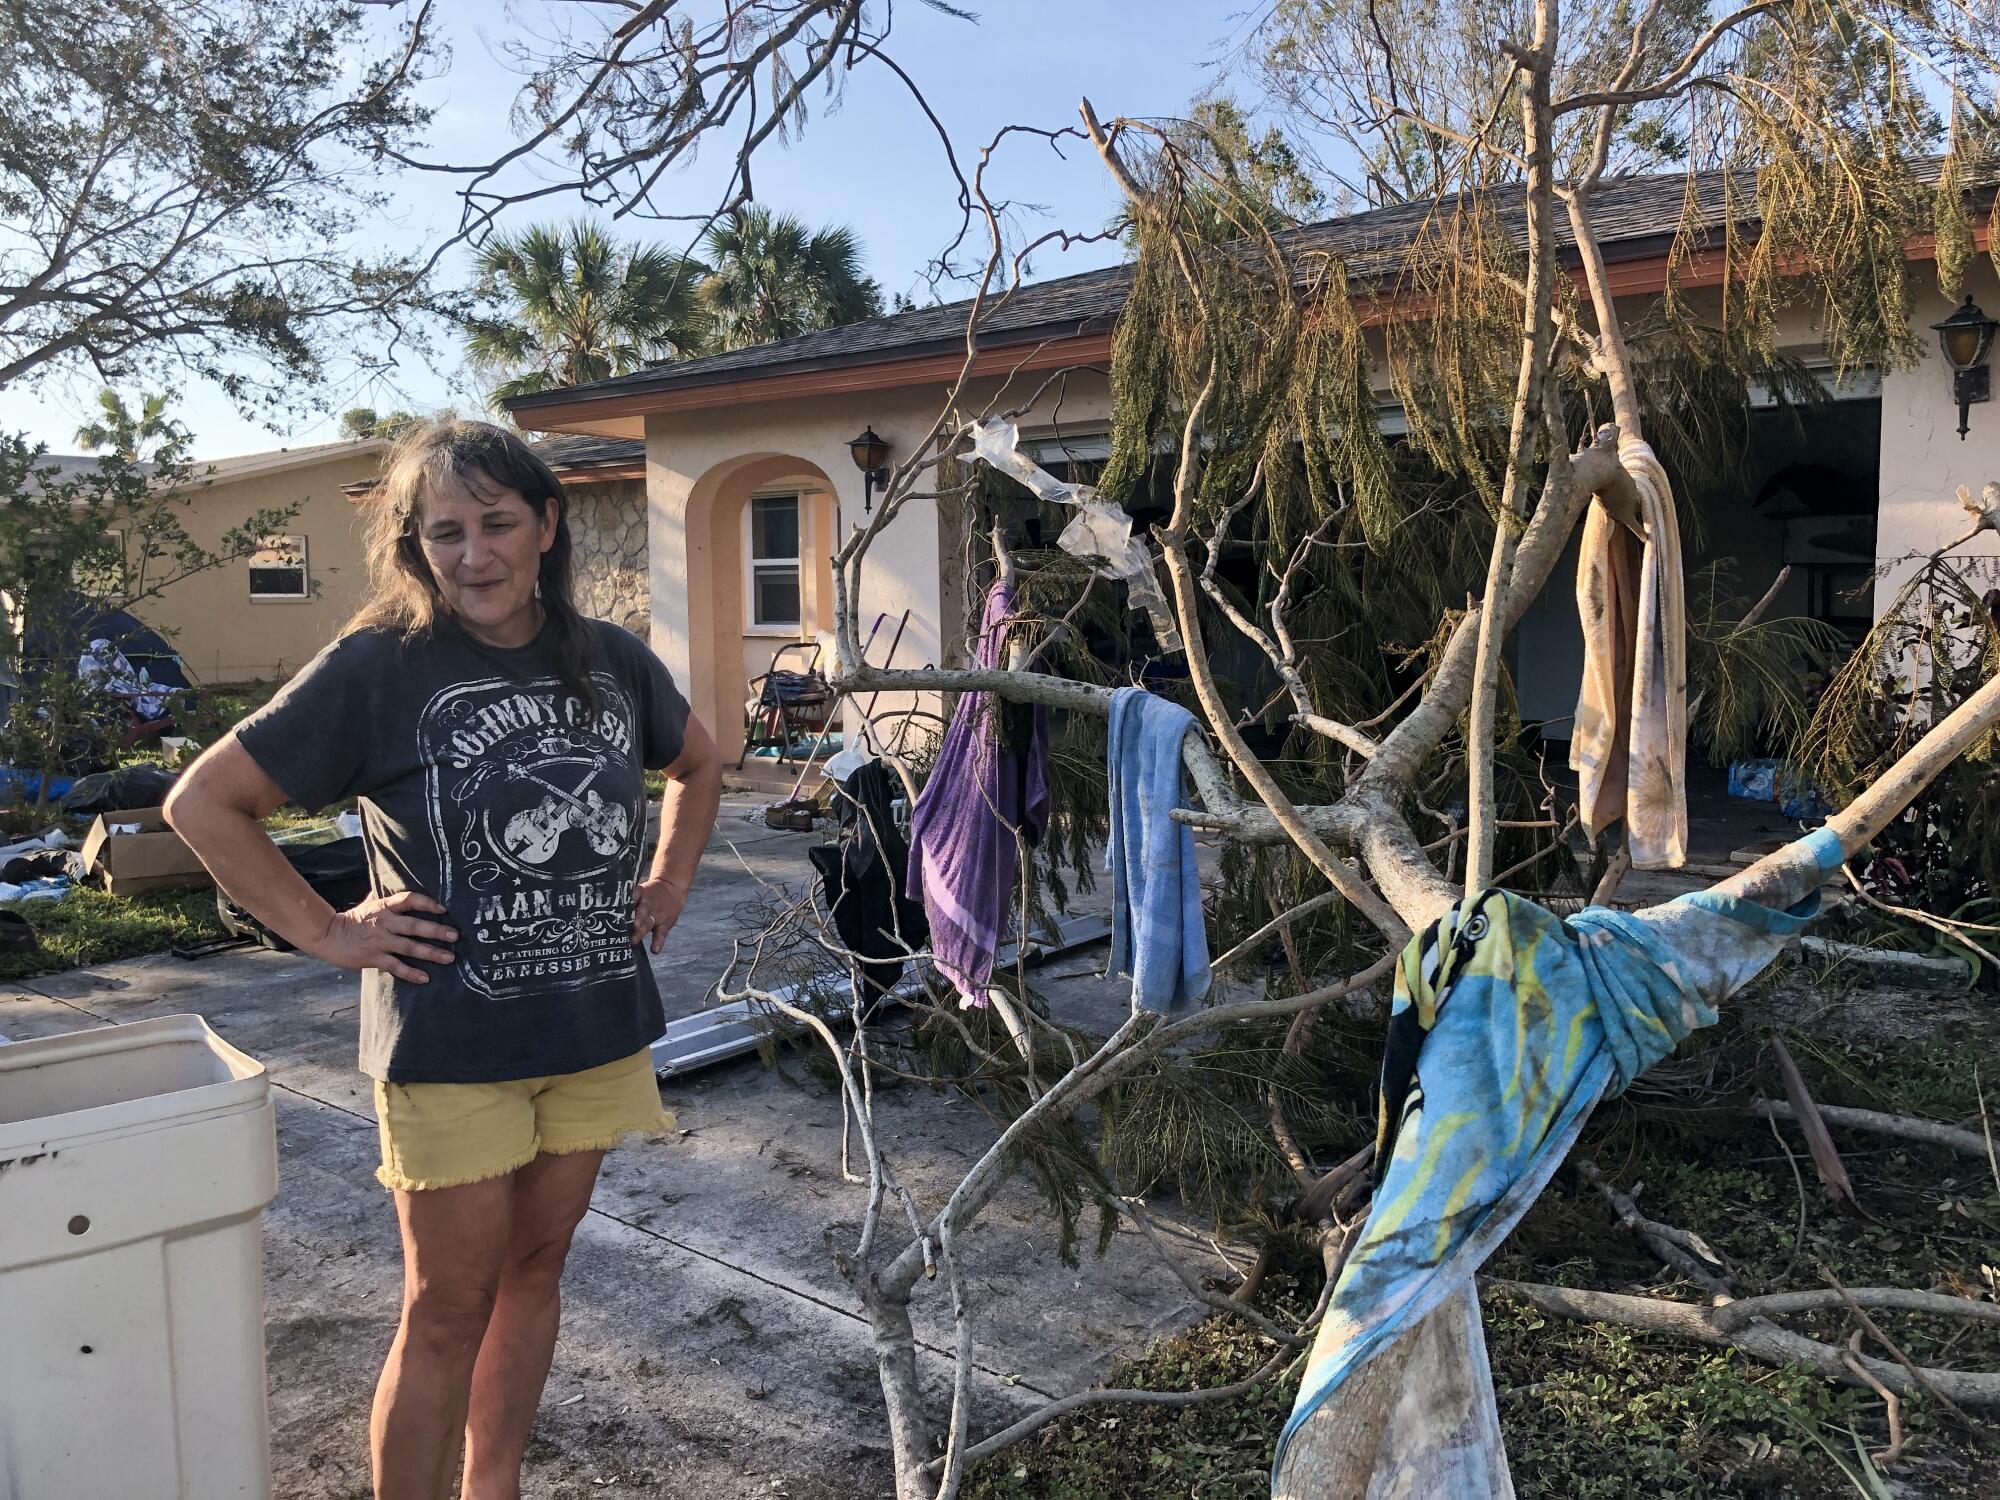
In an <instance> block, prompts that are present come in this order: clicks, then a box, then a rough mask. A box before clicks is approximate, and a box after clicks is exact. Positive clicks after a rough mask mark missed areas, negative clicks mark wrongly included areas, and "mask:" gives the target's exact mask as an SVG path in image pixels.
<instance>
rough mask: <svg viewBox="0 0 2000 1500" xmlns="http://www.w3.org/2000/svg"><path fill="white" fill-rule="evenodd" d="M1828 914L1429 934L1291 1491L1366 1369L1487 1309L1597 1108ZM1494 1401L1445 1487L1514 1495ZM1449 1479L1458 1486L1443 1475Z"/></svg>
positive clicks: (1451, 927)
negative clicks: (1437, 1317)
mask: <svg viewBox="0 0 2000 1500" xmlns="http://www.w3.org/2000/svg"><path fill="white" fill-rule="evenodd" d="M1791 852H1792V857H1793V858H1794V859H1796V860H1797V861H1798V862H1799V863H1800V864H1801V865H1802V866H1811V867H1814V868H1816V869H1817V871H1818V872H1819V873H1820V874H1821V875H1822V876H1824V875H1825V874H1827V873H1829V872H1831V871H1832V870H1837V869H1838V868H1839V867H1840V841H1839V839H1838V838H1837V837H1836V836H1835V835H1834V834H1833V833H1832V831H1831V830H1828V829H1822V830H1820V831H1819V832H1817V833H1814V834H1811V835H1808V836H1807V837H1806V838H1803V839H1800V840H1798V841H1797V842H1796V843H1795V844H1794V845H1792V846H1791ZM1818 906H1819V895H1818V892H1817V890H1815V891H1814V892H1813V894H1811V895H1810V896H1808V897H1807V898H1806V899H1805V900H1803V901H1801V902H1800V903H1799V904H1798V905H1796V906H1793V907H1791V908H1789V909H1788V910H1784V911H1778V910H1774V909H1772V908H1770V907H1766V906H1761V905H1758V904H1757V903H1755V902H1751V901H1745V900H1742V899H1741V898H1738V897H1733V896H1724V895H1720V894H1718V893H1716V892H1714V891H1699V892H1696V893H1694V894H1692V895H1687V896H1682V897H1679V898H1678V899H1676V900H1673V901H1670V902H1668V903H1667V904H1666V905H1664V906H1655V907H1649V908H1648V909H1646V910H1644V911H1638V912H1622V911H1613V910H1610V909H1608V908H1605V907H1596V906H1593V907H1586V908H1585V909H1584V910H1583V911H1581V912H1579V913H1577V914H1576V915H1575V916H1573V917H1571V918H1569V920H1568V921H1567V922H1564V921H1562V920H1560V919H1558V918H1557V917H1556V916H1554V915H1553V914H1552V913H1550V912H1548V911H1546V910H1544V909H1543V908H1541V907H1539V906H1537V905H1535V904H1534V903H1533V902H1531V901H1526V900H1523V899H1521V898H1520V897H1518V896H1513V895H1509V894H1508V893H1506V892H1504V891H1497V890H1494V891H1487V892H1485V893H1483V894H1482V895H1480V896H1478V897H1476V898H1474V899H1472V900H1468V901H1462V902H1460V903H1458V904H1457V905H1456V906H1454V907H1452V908H1451V910H1450V911H1448V912H1447V913H1446V914H1445V915H1444V916H1443V917H1442V918H1440V919H1439V920H1438V921H1437V922H1435V923H1433V924H1432V925H1431V926H1430V927H1429V928H1427V929H1425V930H1424V931H1423V932H1421V933H1419V934H1417V935H1416V936H1415V937H1413V938H1411V939H1410V942H1409V944H1408V946H1406V947H1405V948H1404V950H1403V953H1402V957H1401V959H1400V960H1399V962H1398V964H1397V971H1396V992H1395V1000H1394V1004H1393V1008H1392V1010H1391V1013H1390V1018H1389V1035H1388V1039H1387V1043H1386V1046H1385V1048H1384V1057H1383V1070H1382V1115H1381V1120H1380V1122H1379V1125H1378V1130H1377V1138H1376V1171H1377V1174H1378V1179H1377V1186H1376V1189H1375V1197H1374V1202H1373V1204H1372V1206H1371V1207H1370V1210H1369V1214H1368V1222H1367V1224H1366V1225H1365V1226H1364V1228H1363V1229H1362V1231H1361V1235H1360V1238H1359V1239H1358V1240H1357V1241H1356V1243H1355V1247H1354V1250H1353V1251H1352V1253H1351V1254H1350V1255H1349V1256H1348V1258H1347V1264H1346V1265H1345V1267H1343V1269H1342V1271H1341V1274H1340V1280H1339V1282H1338V1283H1337V1284H1336V1285H1335V1287H1334V1293H1333V1299H1332V1302H1331V1304H1330V1306H1329V1307H1328V1309H1327V1313H1326V1317H1325V1319H1324V1321H1322V1323H1321V1324H1320V1329H1319V1333H1318V1336H1317V1337H1316V1339H1315V1340H1314V1343H1313V1348H1312V1353H1311V1355H1310V1357H1309V1359H1308V1360H1307V1364H1306V1371H1305V1378H1304V1380H1303V1382H1302V1383H1301V1385H1300V1387H1299V1395H1298V1400H1297V1403H1296V1404H1295V1405H1294V1407H1293V1409H1292V1416H1291V1420H1290V1421H1289V1422H1287V1423H1286V1425H1285V1430H1284V1432H1283V1434H1282V1435H1281V1436H1280V1437H1279V1440H1278V1457H1277V1462H1276V1464H1275V1465H1274V1466H1273V1479H1274V1481H1275V1479H1276V1477H1277V1474H1278V1472H1279V1471H1280V1470H1281V1469H1282V1467H1283V1464H1284V1455H1285V1450H1286V1447H1287V1446H1288V1445H1289V1443H1290V1442H1291V1439H1292V1437H1293V1435H1294V1434H1295V1433H1297V1431H1298V1430H1299V1428H1300V1427H1301V1426H1303V1425H1304V1424H1305V1423H1306V1422H1307V1421H1309V1420H1310V1419H1311V1418H1312V1416H1313V1414H1314V1413H1315V1412H1317V1411H1318V1410H1319V1409H1320V1408H1321V1407H1322V1406H1324V1405H1326V1404H1327V1403H1328V1402H1330V1401H1336V1400H1338V1398H1339V1391H1340V1388H1341V1386H1342V1385H1343V1384H1344V1383H1345V1382H1346V1380H1347V1379H1348V1378H1349V1377H1350V1376H1352V1375H1353V1374H1354V1372H1355V1371H1356V1370H1358V1369H1359V1368H1361V1366H1362V1365H1364V1364H1366V1363H1367V1362H1368V1360H1370V1359H1372V1358H1373V1357H1374V1356H1375V1355H1376V1354H1378V1353H1380V1352H1381V1351H1382V1350H1383V1349H1385V1348H1387V1347H1389V1345H1391V1344H1393V1343H1394V1342H1395V1341H1396V1340H1397V1339H1399V1338H1401V1337H1402V1336H1403V1335H1405V1334H1407V1333H1409V1332H1410V1331H1411V1330H1412V1329H1414V1328H1415V1327H1416V1326H1417V1325H1418V1324H1420V1323H1421V1322H1422V1321H1423V1320H1424V1318H1426V1317H1427V1316H1429V1315H1430V1314H1431V1313H1432V1312H1433V1311H1435V1310H1436V1309H1437V1308H1439V1307H1440V1306H1442V1305H1443V1304H1444V1303H1446V1302H1447V1301H1449V1300H1450V1299H1453V1298H1458V1299H1461V1300H1462V1302H1463V1309H1462V1311H1465V1312H1467V1313H1468V1314H1469V1313H1470V1312H1471V1311H1474V1310H1476V1305H1477V1293H1476V1290H1475V1288H1474V1282H1473V1275H1474V1273H1475V1272H1476V1271H1477V1270H1478V1269H1479V1266H1480V1263H1481V1262H1482V1261H1484V1260H1485V1259H1486V1257H1487V1256H1488V1255H1489V1254H1491V1253H1492V1251H1493V1250H1494V1249H1495V1248H1496V1247H1497V1246H1498V1245H1499V1244H1500V1242H1501V1241H1502V1240H1503V1239H1505V1238H1506V1236H1507V1233H1508V1231H1509V1230H1510V1229H1512V1228H1513V1226H1514V1224H1515V1223H1516V1221H1518V1220H1519V1219H1520V1217H1521V1216H1522V1215H1523V1214H1524V1213H1526V1212H1527V1210H1528V1209H1529V1207H1530V1206H1532V1205H1533V1203H1534V1201H1535V1199H1536V1197H1537V1196H1538V1195H1539V1194H1540V1193H1541V1190H1542V1188H1543V1187H1544V1186H1545V1185H1546V1184H1547V1182H1548V1180H1549V1178H1550V1177H1551V1176H1552V1175H1553V1174H1554V1172H1555V1170H1556V1168H1557V1167H1558V1166H1559V1165H1561V1163H1562V1161H1563V1158H1564V1157H1565V1156H1567V1155H1568V1154H1569V1149H1570V1147H1571V1145H1572V1144H1574V1142H1575V1140H1576V1137H1577V1134H1578V1132H1579V1131H1580V1130H1581V1129H1582V1128H1583V1125H1584V1122H1585V1121H1586V1120H1587V1119H1588V1118H1589V1116H1590V1111H1591V1109H1592V1108H1593V1107H1594V1106H1595V1105H1596V1103H1597V1101H1598V1100H1599V1099H1600V1098H1602V1097H1604V1096H1606V1095H1608V1094H1616V1093H1618V1092H1620V1091H1621V1090H1623V1089H1624V1088H1625V1086H1626V1085H1627V1084H1629V1083H1630V1082H1631V1081H1632V1080H1633V1079H1634V1078H1636V1077H1637V1076H1638V1075H1639V1074H1640V1073H1641V1072H1642V1071H1644V1070H1645V1069H1646V1068H1647V1067H1649V1066H1650V1065H1651V1064H1653V1063H1654V1062H1657V1061H1658V1060H1659V1059H1660V1058H1662V1057H1665V1056H1666V1055H1667V1054H1668V1053H1670V1052H1671V1051H1673V1049H1674V1047H1675V1046H1676V1045H1677V1044H1678V1043H1679V1042H1680V1041H1681V1040H1682V1039H1683V1038H1684V1037H1686V1036H1687V1035H1688V1033H1689V1032H1691V1031H1694V1030H1696V1029H1697V1028H1699V1027H1703V1026H1710V1025H1713V1024H1714V1022H1715V1019H1716V1007H1717V1006H1718V1005H1719V1004H1721V1002H1722V1001H1723V1000H1725V999H1726V998H1728V996H1730V995H1731V994H1733V993H1735V991H1737V990H1738V989H1740V988H1742V986H1743V985H1745V984H1747V983H1748V982H1749V981H1750V980H1751V979H1752V978H1754V977H1755V976H1756V975H1757V973H1758V972H1759V971H1760V970H1762V969H1763V968H1764V967H1765V965H1767V964H1768V963H1770V961H1771V960H1772V959H1773V958H1774V957H1776V955H1777V953H1778V951H1779V949H1781V948H1782V947H1783V946H1784V944H1785V943H1786V942H1787V941H1788V940H1789V939H1790V938H1791V937H1792V936H1793V935H1794V934H1795V933H1797V932H1798V931H1799V930H1800V929H1801V928H1803V927H1804V926H1805V925H1806V922H1807V921H1808V920H1809V919H1810V918H1811V917H1812V915H1813V914H1814V912H1815V911H1816V910H1817V909H1818ZM1479 1378H1480V1379H1482V1380H1483V1379H1484V1378H1485V1377H1484V1375H1483V1374H1482V1375H1480V1376H1479ZM1490 1401H1491V1396H1490V1394H1482V1396H1481V1400H1480V1402H1478V1403H1474V1405H1475V1407H1480V1408H1481V1409H1478V1410H1473V1411H1470V1412H1469V1413H1468V1420H1470V1419H1472V1418H1477V1419H1478V1420H1477V1421H1476V1422H1475V1423H1473V1425H1472V1426H1469V1427H1468V1428H1467V1430H1466V1431H1464V1432H1460V1433H1455V1434H1437V1433H1428V1434H1426V1435H1425V1438H1424V1441H1425V1442H1427V1443H1429V1444H1430V1446H1431V1449H1432V1454H1431V1457H1432V1458H1433V1459H1435V1464H1434V1470H1433V1474H1432V1477H1431V1478H1430V1479H1429V1480H1427V1485H1428V1488H1427V1490H1426V1493H1427V1494H1430V1495H1434V1496H1437V1497H1439V1500H1484V1497H1485V1496H1488V1495H1491V1494H1493V1493H1495V1492H1496V1488H1497V1486H1496V1484H1495V1481H1494V1478H1493V1476H1494V1475H1495V1474H1496V1473H1497V1472H1498V1471H1499V1469H1500V1468H1501V1467H1502V1466H1503V1465H1504V1459H1503V1457H1502V1455H1501V1454H1500V1453H1499V1451H1498V1450H1497V1447H1496V1446H1495V1444H1494V1443H1493V1442H1491V1441H1489V1439H1491V1438H1492V1436H1493V1434H1495V1433H1497V1432H1498V1425H1497V1422H1495V1421H1493V1420H1491V1416H1492V1414H1491V1412H1490V1410H1486V1409H1484V1405H1485V1404H1486V1403H1490ZM1473 1427H1476V1428H1477V1431H1476V1432H1475V1431H1473ZM1414 1441H1415V1440H1413V1439H1407V1440H1406V1446H1414ZM1447 1450H1450V1451H1447ZM1460 1450H1462V1451H1460ZM1429 1461H1430V1460H1428V1459H1427V1462H1429ZM1446 1470H1449V1471H1451V1472H1452V1473H1453V1474H1454V1475H1455V1477H1454V1478H1453V1479H1452V1480H1450V1481H1448V1482H1447V1481H1445V1480H1443V1479H1440V1478H1438V1477H1436V1476H1437V1474H1439V1473H1442V1472H1444V1471H1446ZM1393 1488H1394V1486H1393V1485H1387V1486H1384V1487H1382V1489H1383V1492H1387V1491H1388V1490H1392V1489H1393ZM1372 1493H1375V1491H1371V1494H1372Z"/></svg>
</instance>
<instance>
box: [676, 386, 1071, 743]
mask: <svg viewBox="0 0 2000 1500" xmlns="http://www.w3.org/2000/svg"><path fill="white" fill-rule="evenodd" d="M1034 387H1035V382H1033V381H1030V380H1023V381H1021V382H1019V383H1018V384H1017V394H1016V396H1015V399H1017V400H1026V399H1027V398H1028V396H1029V395H1030V394H1032V392H1033V390H1034ZM992 389H993V387H992V386H991V385H990V384H988V385H986V386H983V387H982V388H980V389H979V390H976V391H974V392H973V393H971V395H970V398H969V399H968V400H966V401H965V402H963V403H962V407H963V408H964V409H969V410H973V411H977V410H979V409H980V408H981V407H982V406H983V405H984V403H985V400H986V399H987V397H988V396H989V395H990V394H991V393H992ZM943 394H944V393H943V392H942V391H941V390H940V389H938V388H937V387H933V386H921V387H910V388H907V389H903V390H892V391H881V392H874V393H866V394H860V395H852V396H849V395H836V396H823V397H814V398H810V399H800V400H794V401H787V402H767V403H760V404H757V405H746V406H741V407H725V408H718V409H713V410H703V411H693V412H686V413H668V414H657V415H654V416H651V417H649V418H648V419H647V428H646V464H647V495H648V515H649V522H650V535H651V555H650V559H649V561H650V565H651V574H652V599H651V606H652V625H653V649H654V650H655V651H656V652H658V653H659V655H660V657H661V659H662V660H664V661H665V662H666V664H667V666H668V668H669V669H670V670H671V671H672V672H673V673H674V675H675V677H676V679H677V680H679V681H680V682H681V683H682V684H683V685H684V687H685V689H686V690H687V692H688V695H689V701H690V703H692V704H693V706H694V708H695V711H696V713H698V714H699V715H701V717H702V718H703V719H704V721H706V722H707V723H708V724H709V726H710V727H711V729H713V730H714V731H715V734H716V738H717V740H718V741H719V742H720V743H721V744H723V745H724V746H725V747H726V748H728V750H729V753H730V755H731V757H732V758H733V757H734V755H735V753H736V748H737V747H738V746H740V744H741V742H742V741H741V735H742V701H743V696H744V684H745V683H746V682H747V680H748V678H749V677H750V676H752V675H754V674H755V672H758V671H762V670H764V668H765V667H766V666H768V664H769V661H770V648H771V644H772V642H771V641H770V639H769V638H768V637H766V638H759V637H754V636H746V635H745V634H744V631H743V628H742V621H743V619H744V612H743V605H742V572H743V568H742V555H741V545H742V543H741V525H742V505H743V504H744V503H745V501H746V500H747V499H748V497H749V495H750V494H751V493H752V492H753V491H754V490H756V489H758V488H768V487H769V486H770V485H771V484H774V483H781V482H791V481H793V480H812V481H815V482H817V483H818V484H819V486H820V488H821V493H822V494H823V495H824V496H825V499H824V500H823V501H822V502H821V503H820V504H819V505H818V506H817V507H815V514H814V519H813V522H812V524H811V526H810V528H809V529H810V533H811V534H810V537H809V538H808V539H807V542H806V543H805V545H810V546H811V548H812V550H813V553H814V555H815V558H816V561H817V567H816V568H815V570H814V571H815V573H816V574H817V575H818V577H817V579H816V581H815V583H814V585H813V587H812V589H811V590H810V591H809V592H810V593H811V594H812V595H813V596H814V598H815V603H814V604H813V605H809V606H808V608H809V609H813V610H815V611H816V612H815V613H814V614H813V615H812V621H811V625H810V626H809V629H829V628H831V625H832V619H831V610H830V601H831V589H832V582H831V576H830V571H829V569H828V566H827V560H828V559H829V558H830V557H831V555H832V552H833V549H834V547H835V545H836V544H837V539H838V538H839V537H842V536H844V535H846V534H847V532H848V531H850V530H851V529H852V528H853V527H855V526H857V525H859V524H861V523H862V522H863V521H864V520H865V515H864V512H863V509H862V477H861V474H860V472H859V471H858V470H857V469H856V468H855V467H854V460H853V458H852V457H851V456H850V454H849V452H848V447H847V444H848V440H849V439H850V438H852V437H853V436H854V435H855V434H856V433H858V432H860V431H861V430H862V428H864V427H870V426H872V427H873V428H874V429H875V431H876V432H877V433H879V434H880V435H881V436H883V437H885V438H887V439H888V440H889V442H890V443H891V445H892V450H893V451H892V457H893V458H894V459H896V460H898V461H900V460H901V459H903V458H906V457H907V456H908V455H909V453H910V451H911V449H912V448H913V447H914V446H915V445H916V444H917V443H918V442H919V441H921V439H922V438H923V436H924V434H925V433H926V432H927V431H928V430H929V429H930V425H931V423H932V422H933V420H935V418H936V416H937V412H938V407H939V403H940V402H941V400H942V398H943ZM1057 400H1060V402H1061V406H1060V418H1061V422H1062V424H1063V426H1064V427H1066V428H1067V427H1070V426H1079V425H1080V426H1088V425H1090V424H1093V423H1101V422H1102V420H1103V418H1104V415H1105V413H1106V412H1107V411H1108V409H1109V399H1108V393H1107V391H1106V389H1105V386H1104V382H1103V380H1102V378H1101V377H1098V376H1095V375H1089V374H1086V375H1081V376H1078V377H1075V378H1072V380H1070V381H1069V382H1068V383H1067V389H1066V390H1063V391H1052V392H1051V393H1049V395H1048V396H1047V397H1045V399H1044V401H1043V403H1042V404H1041V406H1039V407H1038V408H1037V409H1036V410H1034V411H1031V412H1029V413H1028V414H1026V415H1025V416H1024V417H1023V418H1022V422H1021V425H1022V427H1023V428H1024V430H1028V431H1034V430H1036V429H1037V428H1046V427H1047V426H1049V425H1050V424H1052V423H1053V421H1054V420H1055V416H1056V412H1057V408H1056V406H1055V402H1056V401H1057ZM960 540H961V539H960V538H957V537H947V536H945V535H943V534H942V531H941V528H940V526H939V521H938V511H937V506H936V503H935V502H934V501H931V500H928V499H920V500H913V501H911V502H910V503H909V504H908V505H906V506H905V507H904V509H903V511H902V512H901V513H900V514H899V515H898V516H897V518H896V520H895V521H894V522H892V523H891V524H890V525H889V526H888V527H886V528H885V529H884V530H883V531H882V533H881V534H880V535H879V536H878V537H877V538H876V540H875V541H874V542H873V543H872V544H871V546H870V548H869V552H868V557H867V562H866V565H865V566H864V568H863V572H862V578H861V587H860V596H859V598H858V599H857V600H856V610H857V614H858V617H859V625H860V631H861V633H862V635H864V636H865V635H866V634H867V631H868V627H869V625H870V623H871V622H872V621H873V620H874V619H875V617H876V616H877V615H878V614H881V613H886V614H887V615H888V616H889V623H888V624H886V625H885V626H884V628H883V633H882V636H881V638H880V640H879V642H878V644H877V648H876V652H875V654H874V656H873V658H872V659H875V660H880V656H881V653H882V652H883V651H884V650H885V649H886V647H887V645H888V638H889V635H890V634H891V633H892V632H893V630H894V624H895V620H896V618H897V617H898V616H899V615H900V614H901V612H902V611H903V610H904V609H905V608H907V609H909V610H910V612H911V618H910V623H909V627H908V629H907V630H906V631H905V633H904V635H903V640H902V644H901V647H900V648H899V650H898V652H897V655H896V664H897V665H898V666H921V665H927V664H930V663H935V662H937V661H938V660H939V659H940V655H941V653H942V651H943V650H944V649H945V645H946V643H947V641H949V640H950V639H951V637H952V635H953V634H954V633H955V632H956V631H957V630H958V628H959V620H958V615H959V601H958V600H957V599H955V598H946V597H944V590H943V588H942V579H943V578H944V576H945V574H946V571H947V569H946V566H945V557H946V553H947V552H948V551H951V550H955V549H956V548H957V546H958V545H959V543H960ZM817 601H826V603H825V604H824V605H821V604H819V603H818V602H817ZM933 700H934V695H922V696H921V699H920V697H919V696H918V695H909V694H885V695H884V696H883V699H882V702H881V705H880V710H881V711H883V712H894V711H895V710H897V709H900V708H904V707H908V706H913V705H915V704H917V703H918V702H920V701H923V702H931V701H933Z"/></svg>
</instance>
